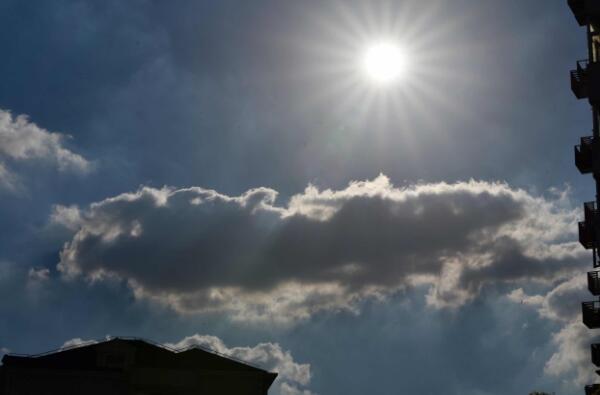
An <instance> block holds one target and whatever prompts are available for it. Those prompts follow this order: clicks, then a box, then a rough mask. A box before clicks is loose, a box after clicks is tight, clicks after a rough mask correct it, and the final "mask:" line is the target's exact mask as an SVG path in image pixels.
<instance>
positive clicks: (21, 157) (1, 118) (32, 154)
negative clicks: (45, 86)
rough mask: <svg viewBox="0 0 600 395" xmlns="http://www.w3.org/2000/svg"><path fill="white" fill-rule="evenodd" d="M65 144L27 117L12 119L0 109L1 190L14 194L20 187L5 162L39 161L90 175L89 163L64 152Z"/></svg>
mask: <svg viewBox="0 0 600 395" xmlns="http://www.w3.org/2000/svg"><path fill="white" fill-rule="evenodd" d="M64 140H65V136H64V135H62V134H59V133H52V132H49V131H47V130H45V129H43V128H40V127H39V126H37V125H36V124H35V123H33V122H30V121H29V119H28V118H27V116H26V115H19V116H17V117H13V116H12V114H11V113H10V112H9V111H6V110H2V109H0V187H3V188H5V189H9V190H15V189H17V188H18V186H19V177H18V176H17V175H16V174H15V173H14V172H12V171H11V170H10V169H9V168H8V167H7V165H6V163H7V162H13V163H18V162H31V161H40V162H45V163H50V164H52V165H53V166H56V167H57V168H58V170H59V171H72V172H80V173H85V172H87V171H89V170H90V162H88V161H87V160H86V159H85V158H84V157H82V156H81V155H79V154H76V153H74V152H72V151H70V150H69V149H67V148H65V147H64V144H63V143H64Z"/></svg>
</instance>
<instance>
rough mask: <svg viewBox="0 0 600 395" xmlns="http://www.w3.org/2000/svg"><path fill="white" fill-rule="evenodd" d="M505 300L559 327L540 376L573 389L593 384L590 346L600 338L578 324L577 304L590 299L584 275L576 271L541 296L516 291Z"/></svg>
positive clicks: (579, 312)
mask: <svg viewBox="0 0 600 395" xmlns="http://www.w3.org/2000/svg"><path fill="white" fill-rule="evenodd" d="M508 297H509V299H510V300H512V301H514V302H517V303H522V304H524V305H528V306H531V307H533V308H535V309H536V310H537V312H538V314H539V315H540V317H542V318H545V319H548V320H551V321H554V322H557V323H560V324H561V328H560V330H558V331H557V332H556V333H554V335H553V339H552V341H553V344H554V345H555V346H556V347H557V349H556V351H555V352H554V353H553V354H552V356H551V357H550V358H549V359H548V361H547V362H546V364H545V367H544V373H546V374H547V375H550V376H557V377H563V378H566V379H567V381H569V382H572V383H573V384H574V385H577V386H583V385H585V384H590V383H592V382H594V381H595V373H594V368H593V365H592V364H591V360H590V344H592V343H600V335H598V334H594V332H593V331H590V330H589V329H588V328H587V327H585V326H584V325H583V324H582V323H581V307H580V306H581V302H582V301H584V300H590V299H591V296H590V294H589V292H588V290H587V279H586V275H585V272H582V271H581V270H579V273H577V274H576V275H574V276H572V277H571V278H568V279H566V280H564V281H559V282H558V283H557V284H556V285H554V286H552V287H550V290H549V291H548V292H547V293H546V294H544V295H527V294H526V293H525V292H524V291H523V289H521V288H519V289H516V290H514V291H513V292H511V293H510V294H509V295H508Z"/></svg>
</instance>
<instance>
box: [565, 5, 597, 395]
mask: <svg viewBox="0 0 600 395" xmlns="http://www.w3.org/2000/svg"><path fill="white" fill-rule="evenodd" d="M568 4H569V7H570V8H571V10H572V11H573V14H575V19H576V20H577V22H578V23H579V25H580V26H585V27H586V32H587V47H588V58H587V59H585V60H580V61H578V62H577V68H576V69H575V70H572V71H571V90H572V91H573V93H574V94H575V96H576V97H577V98H578V99H588V101H589V103H590V105H591V110H592V125H593V127H592V131H593V132H592V135H591V136H586V137H582V138H581V141H580V144H579V145H577V146H575V165H576V166H577V169H579V171H580V172H581V173H582V174H592V175H593V177H594V180H595V183H596V200H594V201H591V202H587V203H584V205H583V212H584V220H583V221H581V222H579V241H580V242H581V244H582V245H583V246H584V247H585V248H586V249H589V250H591V251H592V257H593V258H592V261H593V266H594V268H598V267H600V261H599V259H598V258H599V254H598V248H600V216H599V215H598V208H599V207H600V0H568ZM587 279H588V289H589V291H590V292H591V293H592V295H594V296H600V271H598V270H595V271H591V272H588V275H587ZM581 310H582V316H583V323H584V324H585V325H586V326H587V327H588V328H590V329H597V328H600V301H598V300H593V301H590V302H583V303H582V304H581ZM591 353H592V363H593V364H594V365H596V366H597V367H600V344H592V345H591ZM596 372H597V373H599V374H600V370H597V371H596ZM585 393H586V395H600V384H591V385H588V386H586V387H585Z"/></svg>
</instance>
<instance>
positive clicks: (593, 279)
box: [587, 272, 600, 296]
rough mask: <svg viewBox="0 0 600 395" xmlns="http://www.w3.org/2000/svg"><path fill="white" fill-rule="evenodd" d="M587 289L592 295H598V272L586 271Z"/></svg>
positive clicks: (599, 278) (599, 289)
mask: <svg viewBox="0 0 600 395" xmlns="http://www.w3.org/2000/svg"><path fill="white" fill-rule="evenodd" d="M587 280H588V289H589V291H590V292H591V293H592V295H594V296H598V295H600V272H588V274H587Z"/></svg>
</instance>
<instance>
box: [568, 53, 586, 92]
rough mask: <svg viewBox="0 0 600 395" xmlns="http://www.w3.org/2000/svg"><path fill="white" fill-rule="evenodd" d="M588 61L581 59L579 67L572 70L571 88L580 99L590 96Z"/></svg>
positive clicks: (578, 63)
mask: <svg viewBox="0 0 600 395" xmlns="http://www.w3.org/2000/svg"><path fill="white" fill-rule="evenodd" d="M588 63H589V62H588V61H587V60H579V61H578V62H577V68H576V69H575V70H571V90H572V91H573V94H574V95H575V97H576V98H578V99H585V98H587V97H588Z"/></svg>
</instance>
